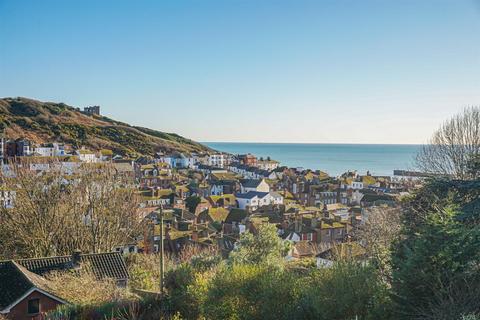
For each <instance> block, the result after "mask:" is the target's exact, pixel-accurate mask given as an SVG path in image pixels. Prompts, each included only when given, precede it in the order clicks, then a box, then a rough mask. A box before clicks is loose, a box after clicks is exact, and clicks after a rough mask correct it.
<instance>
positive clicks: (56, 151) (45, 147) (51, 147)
mask: <svg viewBox="0 0 480 320" xmlns="http://www.w3.org/2000/svg"><path fill="white" fill-rule="evenodd" d="M34 154H36V155H39V156H41V157H55V156H64V155H65V145H64V144H63V143H46V144H41V145H40V146H38V147H35V149H34Z"/></svg>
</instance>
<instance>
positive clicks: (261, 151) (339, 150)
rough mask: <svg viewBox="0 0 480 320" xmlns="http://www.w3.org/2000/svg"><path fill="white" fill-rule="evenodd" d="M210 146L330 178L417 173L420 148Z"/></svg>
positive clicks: (303, 145) (326, 145)
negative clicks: (349, 174) (397, 171)
mask: <svg viewBox="0 0 480 320" xmlns="http://www.w3.org/2000/svg"><path fill="white" fill-rule="evenodd" d="M204 144H206V145H207V146H209V147H211V148H213V149H216V150H219V151H224V152H228V153H232V154H244V153H252V154H254V155H256V156H257V157H264V158H265V157H267V156H270V157H271V158H272V159H274V160H278V161H280V163H281V165H286V166H289V167H303V168H305V169H314V170H316V169H319V170H322V171H325V172H327V173H329V174H330V175H335V176H336V175H339V174H341V173H343V172H345V171H347V170H357V171H358V172H360V173H362V174H364V173H366V172H367V170H369V171H370V172H371V173H372V174H375V175H393V170H395V169H405V170H413V169H414V158H415V155H416V154H417V152H418V151H419V149H420V148H421V146H420V145H393V144H308V143H230V142H204Z"/></svg>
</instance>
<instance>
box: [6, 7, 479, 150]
mask: <svg viewBox="0 0 480 320" xmlns="http://www.w3.org/2000/svg"><path fill="white" fill-rule="evenodd" d="M479 75H480V3H479V2H478V1H470V0H465V1H462V0H451V1H444V0H431V1H429V0H414V1H413V0H412V1H408V0H403V1H393V0H392V1H387V0H378V1H357V0H351V1H341V0H339V1H333V0H332V1H320V0H318V1H302V0H285V1H282V0H255V1H254V0H237V1H235V0H218V1H213V0H192V1H182V0H171V1H121V0H110V1H108V0H104V1H86V0H82V1H60V0H59V1H49V0H44V1H35V0H31V1H23V0H0V97H7V96H24V97H30V98H35V99H39V100H47V101H56V102H65V103H67V104H71V105H74V106H80V107H83V106H87V105H94V104H98V105H100V106H101V107H102V113H104V114H106V115H108V116H111V117H112V118H115V119H118V120H122V121H125V122H129V123H131V124H135V125H141V126H145V127H150V128H153V129H159V130H163V131H168V132H176V133H179V134H182V135H184V136H187V137H190V138H193V139H196V140H199V141H249V142H251V141H259V142H320V143H321V142H325V143H334V142H341V143H424V142H426V140H427V138H428V137H429V136H430V134H431V133H432V131H433V130H434V129H435V128H436V127H437V126H438V125H439V124H440V123H441V122H442V121H443V120H445V119H446V118H448V117H449V116H451V115H452V114H454V113H456V112H458V111H460V110H461V109H462V107H465V106H469V105H480V77H479Z"/></svg>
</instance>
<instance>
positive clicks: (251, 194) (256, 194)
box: [236, 191, 268, 199]
mask: <svg viewBox="0 0 480 320" xmlns="http://www.w3.org/2000/svg"><path fill="white" fill-rule="evenodd" d="M267 194H268V192H259V191H248V192H247V193H238V194H237V195H236V197H237V198H240V199H253V198H255V197H259V198H260V199H261V198H263V197H265V196H266V195H267Z"/></svg>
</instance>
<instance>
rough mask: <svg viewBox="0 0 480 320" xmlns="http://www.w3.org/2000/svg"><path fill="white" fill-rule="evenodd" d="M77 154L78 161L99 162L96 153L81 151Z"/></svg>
mask: <svg viewBox="0 0 480 320" xmlns="http://www.w3.org/2000/svg"><path fill="white" fill-rule="evenodd" d="M75 153H76V154H77V155H78V159H79V160H80V161H82V162H97V161H98V158H97V155H96V154H95V152H93V151H90V150H87V149H84V148H82V149H79V150H77V151H75Z"/></svg>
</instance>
